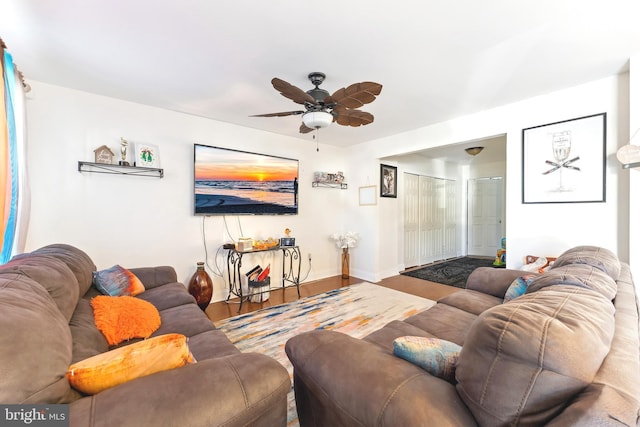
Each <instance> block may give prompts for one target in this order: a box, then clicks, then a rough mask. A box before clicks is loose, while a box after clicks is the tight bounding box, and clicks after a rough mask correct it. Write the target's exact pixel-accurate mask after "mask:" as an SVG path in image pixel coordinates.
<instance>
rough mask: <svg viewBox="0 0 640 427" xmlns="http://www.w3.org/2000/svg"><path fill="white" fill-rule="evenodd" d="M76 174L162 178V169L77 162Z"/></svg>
mask: <svg viewBox="0 0 640 427" xmlns="http://www.w3.org/2000/svg"><path fill="white" fill-rule="evenodd" d="M78 172H91V173H108V174H114V175H137V176H150V177H154V178H162V177H163V176H164V169H158V168H143V167H138V166H121V165H110V164H106V163H94V162H82V161H79V162H78Z"/></svg>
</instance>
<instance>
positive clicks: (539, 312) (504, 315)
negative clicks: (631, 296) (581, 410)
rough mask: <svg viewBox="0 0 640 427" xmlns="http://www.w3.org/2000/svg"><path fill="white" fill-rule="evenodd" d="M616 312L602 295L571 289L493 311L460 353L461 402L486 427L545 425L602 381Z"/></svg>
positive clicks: (555, 289) (481, 320)
mask: <svg viewBox="0 0 640 427" xmlns="http://www.w3.org/2000/svg"><path fill="white" fill-rule="evenodd" d="M614 314H615V310H614V308H613V304H612V303H611V301H610V300H608V299H607V298H606V297H604V296H602V295H601V294H599V293H598V292H595V291H592V290H590V289H585V288H582V287H577V286H564V285H556V286H549V287H546V288H543V289H540V290H539V291H537V292H533V293H527V294H525V295H523V296H522V297H520V298H518V299H516V300H513V301H511V302H510V303H509V304H501V305H499V306H496V307H494V308H492V309H489V310H487V311H486V312H484V313H482V314H481V315H480V316H478V319H477V321H476V322H474V324H473V325H472V326H471V328H470V330H469V333H468V334H467V337H466V340H465V343H464V347H463V348H462V351H461V353H460V358H459V360H458V366H457V368H456V379H457V380H458V384H457V389H458V392H459V394H460V396H461V398H462V399H463V400H464V402H465V403H466V404H467V406H468V407H469V409H470V410H471V411H472V412H473V414H474V416H475V417H476V420H477V421H478V423H479V424H480V425H482V426H495V425H508V424H523V425H542V424H545V423H546V422H548V421H549V420H550V419H552V418H553V417H554V416H556V415H557V414H558V413H559V412H560V411H562V409H563V408H564V407H565V406H566V404H567V402H568V401H570V400H571V399H572V397H574V396H575V395H576V394H577V393H579V392H580V391H581V390H583V389H584V388H585V387H586V386H587V385H589V384H590V383H591V382H592V381H593V379H594V378H595V376H596V373H597V372H598V369H599V368H600V366H601V364H602V361H603V360H604V358H605V357H606V355H607V353H608V352H609V349H610V346H611V341H612V338H613V331H614Z"/></svg>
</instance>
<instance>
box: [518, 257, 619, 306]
mask: <svg viewBox="0 0 640 427" xmlns="http://www.w3.org/2000/svg"><path fill="white" fill-rule="evenodd" d="M555 285H571V286H578V287H581V288H585V289H591V290H592V291H595V292H598V293H599V294H601V295H602V296H604V297H605V298H607V299H608V300H612V299H613V298H614V297H615V296H616V292H617V288H618V285H617V284H616V282H615V280H613V279H612V278H611V277H610V276H609V275H607V274H606V273H604V272H603V271H602V270H600V269H598V268H596V267H592V266H590V265H587V264H568V265H565V266H563V267H558V268H554V269H553V270H549V271H547V272H546V273H545V274H543V275H542V276H538V277H536V279H535V280H534V281H533V282H532V283H531V284H530V285H529V286H528V288H527V293H530V292H537V291H538V290H540V289H543V288H546V287H549V286H555Z"/></svg>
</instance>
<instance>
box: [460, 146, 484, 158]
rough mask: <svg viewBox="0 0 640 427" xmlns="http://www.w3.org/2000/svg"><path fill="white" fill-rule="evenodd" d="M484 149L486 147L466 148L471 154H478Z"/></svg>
mask: <svg viewBox="0 0 640 427" xmlns="http://www.w3.org/2000/svg"><path fill="white" fill-rule="evenodd" d="M482 150H484V147H469V148H465V149H464V151H466V152H467V154H468V155H470V156H477V155H478V154H480V152H481V151H482Z"/></svg>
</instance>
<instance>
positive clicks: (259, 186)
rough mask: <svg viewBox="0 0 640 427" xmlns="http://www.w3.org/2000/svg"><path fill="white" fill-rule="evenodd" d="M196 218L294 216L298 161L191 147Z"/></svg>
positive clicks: (206, 146) (206, 147)
mask: <svg viewBox="0 0 640 427" xmlns="http://www.w3.org/2000/svg"><path fill="white" fill-rule="evenodd" d="M193 160H194V168H193V171H194V179H193V182H194V198H193V200H194V213H195V214H196V215H296V214H297V213H298V160H295V159H287V158H284V157H277V156H270V155H266V154H258V153H249V152H246V151H240V150H233V149H229V148H221V147H212V146H209V145H202V144H194V146H193Z"/></svg>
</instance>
